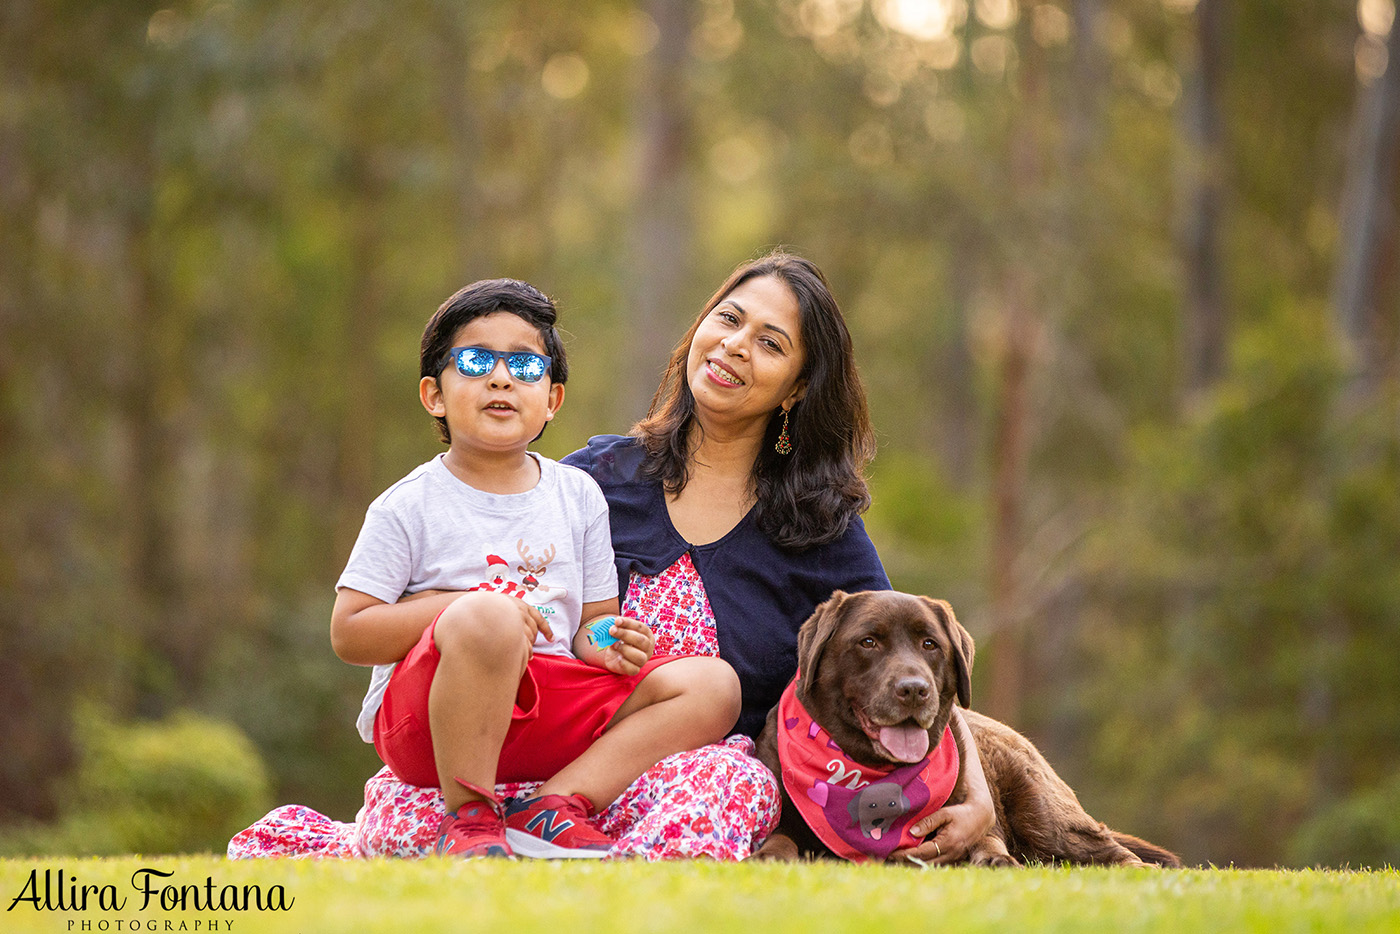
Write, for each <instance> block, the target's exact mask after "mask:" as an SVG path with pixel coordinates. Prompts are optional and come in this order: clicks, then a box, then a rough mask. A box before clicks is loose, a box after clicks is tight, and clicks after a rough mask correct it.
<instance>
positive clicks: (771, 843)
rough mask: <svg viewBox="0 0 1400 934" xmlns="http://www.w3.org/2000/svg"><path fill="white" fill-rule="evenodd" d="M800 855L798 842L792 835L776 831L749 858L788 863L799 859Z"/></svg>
mask: <svg viewBox="0 0 1400 934" xmlns="http://www.w3.org/2000/svg"><path fill="white" fill-rule="evenodd" d="M800 855H801V854H800V853H799V852H798V850H797V844H796V843H795V842H793V839H792V838H791V837H789V836H787V835H786V834H781V833H775V834H773V835H772V836H771V837H769V838H768V839H767V840H765V841H763V846H761V847H759V848H758V849H757V850H755V851H754V853H753V855H752V856H750V857H749V859H757V860H763V861H765V862H768V861H776V862H783V863H787V862H792V861H793V860H795V859H797V858H798V857H799V856H800Z"/></svg>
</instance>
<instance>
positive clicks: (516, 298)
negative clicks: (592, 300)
mask: <svg viewBox="0 0 1400 934" xmlns="http://www.w3.org/2000/svg"><path fill="white" fill-rule="evenodd" d="M497 311H508V312H510V313H511V314H513V315H515V316H516V317H517V318H521V319H523V320H524V321H525V322H526V323H528V324H530V325H532V326H533V327H534V328H535V330H537V331H538V332H539V334H540V340H541V341H543V342H544V352H545V356H547V357H549V359H550V363H549V379H550V381H551V382H554V383H558V384H560V385H561V386H562V385H563V384H564V382H565V381H566V380H568V378H569V360H568V358H567V357H566V356H565V355H564V342H563V341H562V340H560V339H559V329H558V328H557V327H555V324H556V322H558V320H559V312H558V310H557V309H556V308H555V307H554V302H553V301H552V300H551V299H550V297H549V296H548V295H545V294H544V293H543V292H541V291H540V290H539V289H537V288H535V287H534V286H533V285H531V284H530V283H528V282H521V281H520V280H519V279H482V280H481V281H480V282H473V283H472V284H471V285H468V286H463V287H462V288H460V289H458V290H457V291H456V292H455V293H453V295H452V296H451V297H450V298H448V299H447V301H445V302H443V303H442V304H441V305H439V306H438V310H437V311H435V312H433V316H432V317H431V318H429V319H428V323H427V325H426V326H425V327H424V328H423V340H422V342H421V343H420V344H419V348H418V372H419V375H420V376H431V377H432V378H433V379H438V380H440V379H441V378H442V371H443V369H445V368H446V367H447V361H448V351H449V350H451V349H452V340H453V338H455V337H456V336H457V332H458V331H459V330H461V329H462V326H463V325H464V324H468V323H470V322H472V321H474V320H475V319H477V318H480V317H483V316H485V315H489V314H492V313H493V312H497ZM433 418H434V420H435V421H436V422H437V431H438V440H440V441H441V442H442V443H443V444H451V443H452V434H451V432H449V431H448V430H447V419H445V418H443V417H441V416H438V415H435V416H433ZM540 434H544V429H540ZM536 437H538V435H537V436H536Z"/></svg>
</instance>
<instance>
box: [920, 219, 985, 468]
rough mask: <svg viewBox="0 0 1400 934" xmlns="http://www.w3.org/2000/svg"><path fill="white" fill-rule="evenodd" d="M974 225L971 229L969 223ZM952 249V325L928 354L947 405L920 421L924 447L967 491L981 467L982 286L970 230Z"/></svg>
mask: <svg viewBox="0 0 1400 934" xmlns="http://www.w3.org/2000/svg"><path fill="white" fill-rule="evenodd" d="M969 226H970V225H969ZM953 236H954V241H953V243H951V244H949V246H948V248H949V249H951V250H952V254H953V263H952V270H951V273H950V274H951V276H952V283H951V289H950V291H951V299H952V313H953V319H954V320H953V326H952V330H951V332H950V336H949V338H948V340H947V341H940V342H936V343H935V344H934V345H933V346H931V347H930V349H929V351H928V355H927V356H928V360H927V363H926V364H925V365H924V367H923V371H924V372H926V373H938V374H941V378H940V379H939V386H940V390H941V399H942V403H943V404H942V406H941V407H934V406H929V407H928V408H927V410H926V411H925V414H924V416H923V418H922V420H921V432H922V435H923V437H922V441H923V443H924V446H925V447H928V448H930V449H933V450H939V451H942V452H943V458H942V460H943V466H944V469H945V470H947V471H948V475H949V477H950V478H951V479H952V481H953V483H954V484H955V485H956V486H957V487H958V488H959V489H963V490H966V489H967V488H968V487H969V486H970V485H971V484H972V482H973V478H974V475H975V473H976V469H977V393H976V383H977V380H976V373H975V368H974V366H973V361H972V348H971V345H970V339H969V335H970V333H971V319H972V304H973V298H974V294H975V292H976V288H977V261H976V260H977V256H976V254H977V250H976V248H975V244H974V242H973V239H972V235H971V233H970V232H968V231H966V230H955V231H954V234H953Z"/></svg>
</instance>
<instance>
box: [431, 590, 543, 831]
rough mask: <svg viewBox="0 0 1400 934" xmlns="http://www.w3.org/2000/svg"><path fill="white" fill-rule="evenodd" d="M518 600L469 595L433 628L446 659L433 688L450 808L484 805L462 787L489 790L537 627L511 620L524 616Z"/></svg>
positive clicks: (436, 740)
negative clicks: (528, 627)
mask: <svg viewBox="0 0 1400 934" xmlns="http://www.w3.org/2000/svg"><path fill="white" fill-rule="evenodd" d="M519 603H520V601H518V600H516V599H514V598H513V597H506V596H502V595H501V594H493V593H469V594H466V595H464V596H462V597H461V598H459V599H458V600H457V601H456V602H455V603H453V604H452V605H451V606H449V607H448V608H447V609H446V610H443V612H442V615H441V616H440V617H438V621H437V628H436V629H435V630H434V631H433V638H434V641H435V642H436V643H437V647H438V652H439V653H441V656H442V657H441V659H440V660H439V662H438V667H437V673H436V674H435V675H434V676H433V684H432V687H431V688H430V689H429V691H428V721H429V729H430V730H431V731H432V734H433V753H434V756H435V757H436V759H437V770H438V782H439V783H440V785H441V787H442V796H443V798H444V799H445V800H446V802H447V810H448V811H456V810H457V809H458V808H459V807H461V806H462V805H463V804H465V803H467V802H468V801H480V800H484V796H483V795H481V794H480V793H478V792H476V791H473V790H471V789H470V788H467V787H466V785H465V784H463V783H464V782H465V783H470V784H472V785H476V786H477V787H479V788H485V789H491V788H494V787H495V784H496V765H497V763H498V762H499V761H500V758H501V745H502V744H503V743H504V742H505V738H506V731H507V730H508V729H510V719H511V711H512V709H513V707H514V704H515V695H516V691H517V689H518V688H519V686H520V678H521V676H522V675H524V673H525V666H526V665H527V664H528V663H529V660H530V651H531V646H532V643H533V639H534V634H533V630H528V629H527V628H526V627H525V626H523V625H522V626H512V625H508V623H509V622H510V621H511V620H513V619H514V618H515V617H517V616H520V615H521V612H520V609H519V607H518V606H516V604H519Z"/></svg>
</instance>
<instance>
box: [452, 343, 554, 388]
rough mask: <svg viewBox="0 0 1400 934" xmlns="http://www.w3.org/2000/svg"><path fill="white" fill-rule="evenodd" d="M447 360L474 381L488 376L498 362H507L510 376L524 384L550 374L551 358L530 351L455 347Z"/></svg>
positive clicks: (534, 381) (535, 381)
mask: <svg viewBox="0 0 1400 934" xmlns="http://www.w3.org/2000/svg"><path fill="white" fill-rule="evenodd" d="M447 358H448V360H449V361H451V362H452V363H455V364H456V365H457V372H458V373H461V374H462V375H463V376H466V377H470V378H472V379H479V378H480V377H482V376H486V375H487V374H488V373H490V372H491V371H492V370H494V369H495V368H496V361H497V360H504V361H505V362H506V369H507V370H509V371H510V375H511V376H514V377H515V378H516V379H518V380H520V381H521V382H524V383H537V382H539V381H540V380H541V379H543V378H544V375H545V374H546V373H548V372H549V365H550V363H551V362H552V361H551V360H550V358H549V357H546V356H545V355H544V354H540V353H531V352H529V351H528V350H489V349H488V348H486V347H453V348H452V349H451V350H449V351H448V352H447Z"/></svg>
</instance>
